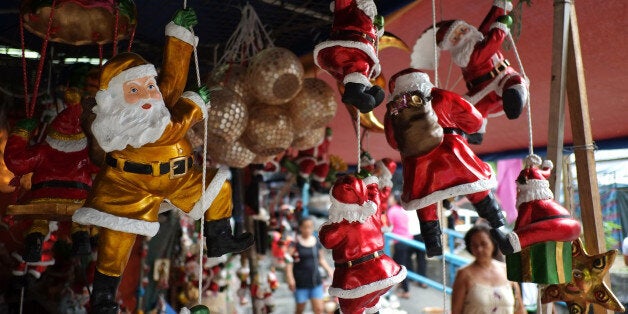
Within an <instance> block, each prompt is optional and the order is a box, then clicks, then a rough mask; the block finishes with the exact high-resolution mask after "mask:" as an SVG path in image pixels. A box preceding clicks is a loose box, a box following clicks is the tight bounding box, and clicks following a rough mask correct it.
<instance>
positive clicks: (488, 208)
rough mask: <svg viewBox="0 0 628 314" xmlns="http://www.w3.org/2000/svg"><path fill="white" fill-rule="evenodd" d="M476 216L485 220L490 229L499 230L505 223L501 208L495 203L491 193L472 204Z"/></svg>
mask: <svg viewBox="0 0 628 314" xmlns="http://www.w3.org/2000/svg"><path fill="white" fill-rule="evenodd" d="M473 207H475V211H476V212H478V215H479V216H480V217H482V218H484V219H486V220H487V221H488V223H489V225H491V227H492V228H499V227H501V226H503V225H504V224H505V223H506V220H505V219H504V214H503V213H502V208H501V206H499V203H497V200H496V199H495V197H494V196H493V193H489V194H488V195H487V196H486V197H485V198H483V199H482V200H481V201H479V202H477V203H475V204H473Z"/></svg>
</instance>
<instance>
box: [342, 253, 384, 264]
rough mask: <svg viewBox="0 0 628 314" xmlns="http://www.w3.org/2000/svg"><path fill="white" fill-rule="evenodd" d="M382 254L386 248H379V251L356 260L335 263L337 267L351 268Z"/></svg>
mask: <svg viewBox="0 0 628 314" xmlns="http://www.w3.org/2000/svg"><path fill="white" fill-rule="evenodd" d="M382 255H384V250H379V251H377V252H375V253H371V254H368V255H364V256H362V257H360V258H358V259H354V260H352V261H348V262H346V263H335V264H334V265H335V266H336V267H338V268H351V267H353V266H355V265H358V264H362V263H364V262H368V261H370V260H372V259H376V258H378V257H380V256H382Z"/></svg>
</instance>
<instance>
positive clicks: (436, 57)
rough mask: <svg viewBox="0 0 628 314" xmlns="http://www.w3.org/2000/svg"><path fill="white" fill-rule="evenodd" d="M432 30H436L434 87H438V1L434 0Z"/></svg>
mask: <svg viewBox="0 0 628 314" xmlns="http://www.w3.org/2000/svg"><path fill="white" fill-rule="evenodd" d="M432 29H433V30H434V32H433V33H434V35H433V37H434V86H436V87H438V86H439V84H438V45H437V44H436V0H432Z"/></svg>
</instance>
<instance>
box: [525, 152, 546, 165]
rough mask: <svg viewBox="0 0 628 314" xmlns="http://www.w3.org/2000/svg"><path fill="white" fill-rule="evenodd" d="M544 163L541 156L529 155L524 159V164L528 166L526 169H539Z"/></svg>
mask: <svg viewBox="0 0 628 314" xmlns="http://www.w3.org/2000/svg"><path fill="white" fill-rule="evenodd" d="M542 162H543V159H541V156H539V155H536V154H532V155H528V156H527V157H526V159H524V161H523V164H524V165H526V167H539V166H541V163H542Z"/></svg>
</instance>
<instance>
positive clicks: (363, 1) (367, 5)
mask: <svg viewBox="0 0 628 314" xmlns="http://www.w3.org/2000/svg"><path fill="white" fill-rule="evenodd" d="M355 3H356V4H357V6H358V9H360V10H361V11H362V12H364V14H366V15H367V16H368V17H369V18H370V19H371V20H374V19H375V15H377V7H376V6H375V2H374V1H373V0H356V1H355Z"/></svg>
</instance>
